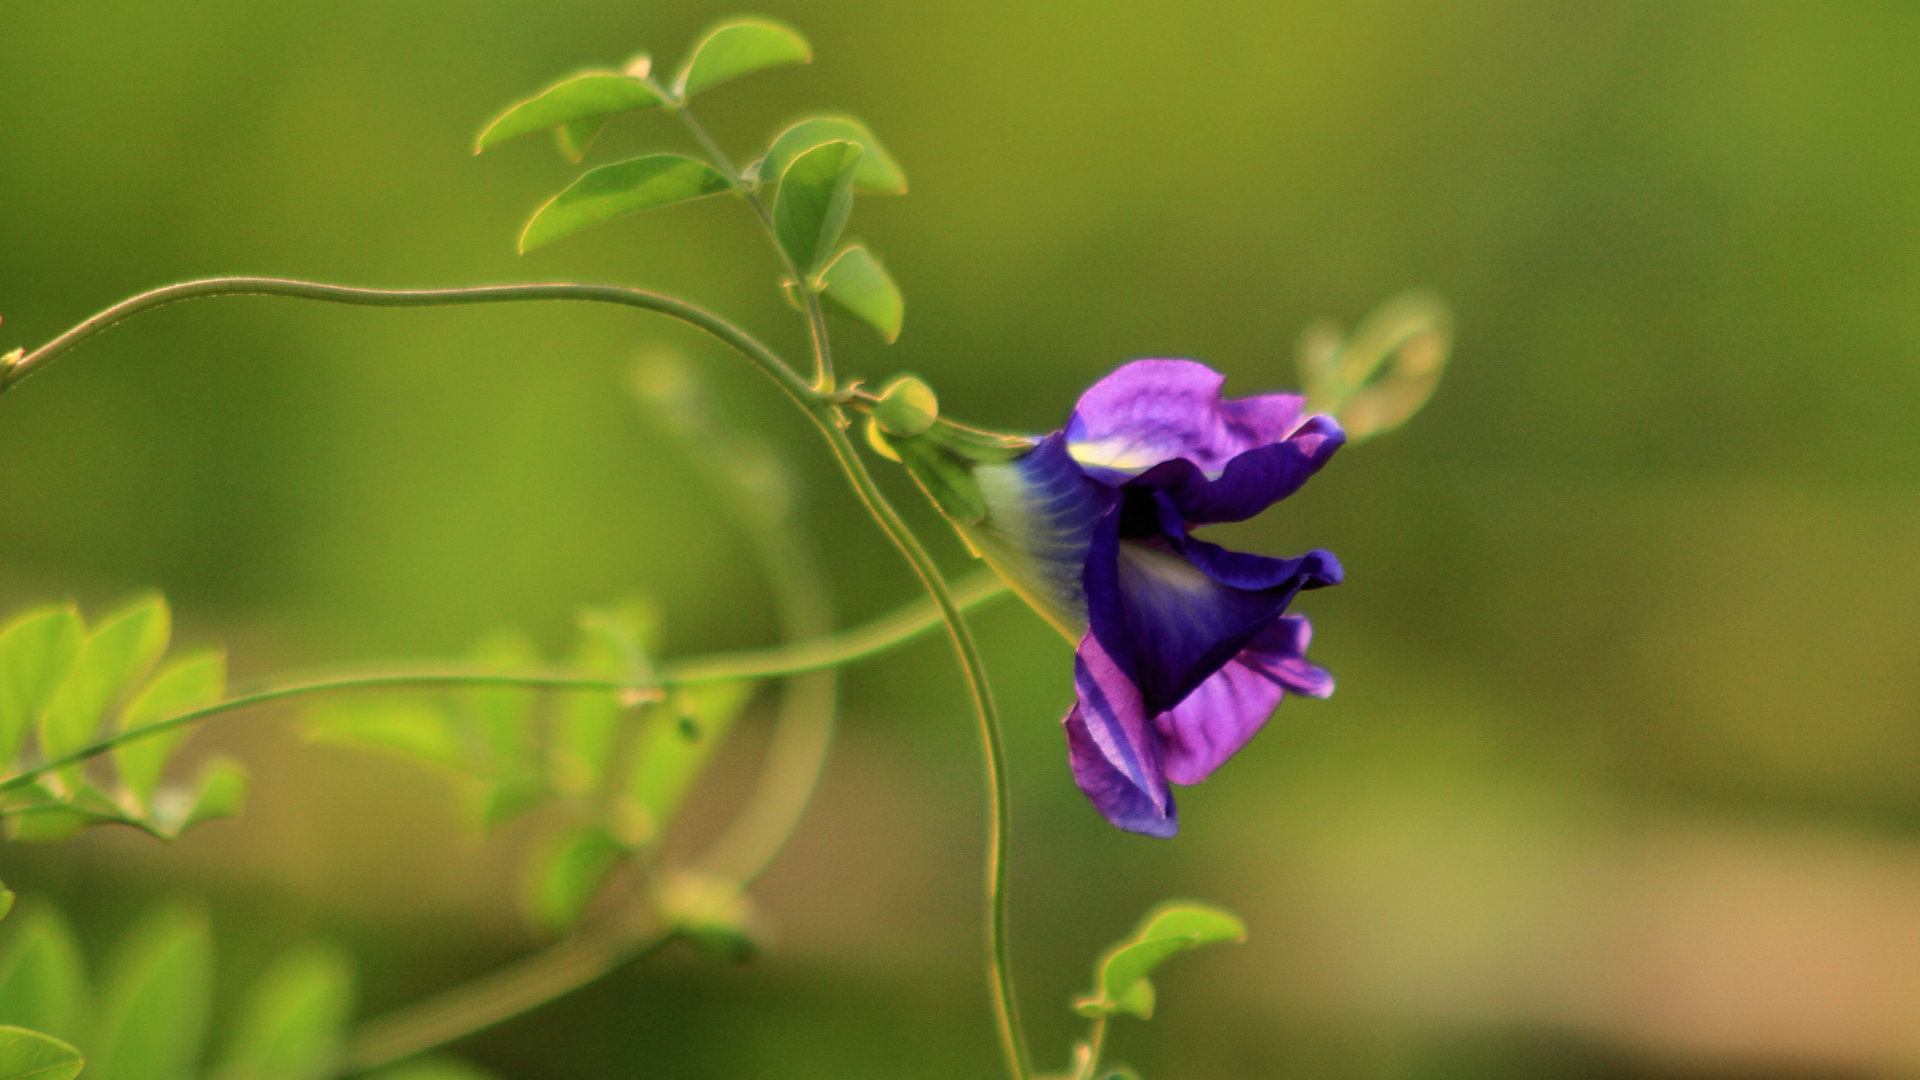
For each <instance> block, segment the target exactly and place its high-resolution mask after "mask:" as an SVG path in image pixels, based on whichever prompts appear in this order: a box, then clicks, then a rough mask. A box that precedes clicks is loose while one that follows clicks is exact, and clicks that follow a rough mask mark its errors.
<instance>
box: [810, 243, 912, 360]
mask: <svg viewBox="0 0 1920 1080" xmlns="http://www.w3.org/2000/svg"><path fill="white" fill-rule="evenodd" d="M820 285H821V300H822V302H823V306H824V307H826V309H827V310H829V311H837V312H839V313H840V314H842V315H848V316H851V317H852V318H855V319H859V320H860V321H861V322H863V323H866V324H867V325H868V326H871V327H873V328H874V330H876V331H878V332H879V334H880V336H881V337H882V338H884V339H885V340H886V342H887V343H888V344H889V345H891V344H892V343H893V342H895V341H897V340H899V338H900V323H901V320H903V319H904V318H905V317H906V312H907V301H906V299H905V298H904V297H902V296H901V295H900V287H899V286H898V285H895V284H894V283H893V277H892V276H891V275H890V274H888V273H887V268H886V267H884V266H882V265H880V260H878V259H876V258H874V257H873V255H872V254H870V253H869V252H868V251H867V249H866V248H864V247H861V246H860V245H859V244H855V245H853V246H852V247H849V248H848V249H847V250H845V251H843V252H841V253H840V257H839V258H837V259H835V260H833V264H832V265H830V266H828V267H827V268H826V270H824V271H822V272H821V274H820Z"/></svg>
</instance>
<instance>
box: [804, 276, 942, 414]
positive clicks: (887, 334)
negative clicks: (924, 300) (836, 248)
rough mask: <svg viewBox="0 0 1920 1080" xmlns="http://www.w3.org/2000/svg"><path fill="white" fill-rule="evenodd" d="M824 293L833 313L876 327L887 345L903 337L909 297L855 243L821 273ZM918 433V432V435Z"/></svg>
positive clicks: (826, 304) (822, 294) (829, 308)
mask: <svg viewBox="0 0 1920 1080" xmlns="http://www.w3.org/2000/svg"><path fill="white" fill-rule="evenodd" d="M820 294H821V297H822V298H823V300H824V301H825V302H826V303H825V306H826V308H827V309H828V310H830V311H836V312H838V313H840V314H842V315H847V316H850V317H852V318H855V319H858V320H860V321H861V322H863V323H866V324H867V325H868V326H871V327H873V329H874V331H875V332H877V333H878V334H879V335H880V337H881V338H882V339H884V340H885V341H886V342H887V344H889V345H891V344H893V343H894V342H895V341H898V340H899V338H900V325H901V323H902V322H903V321H904V320H905V318H906V314H907V301H906V298H905V297H903V296H901V295H900V286H898V285H895V284H894V283H893V275H891V274H889V273H887V268H886V267H884V266H882V265H880V260H879V259H876V258H874V257H873V255H872V253H871V252H869V251H867V249H866V248H864V247H861V246H860V245H859V244H855V245H853V246H852V247H849V248H848V249H846V250H845V251H843V252H841V253H840V257H839V258H837V259H835V260H833V264H832V265H831V266H828V267H827V268H826V270H824V271H822V272H821V274H820ZM915 434H918V432H915Z"/></svg>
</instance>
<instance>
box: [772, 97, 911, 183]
mask: <svg viewBox="0 0 1920 1080" xmlns="http://www.w3.org/2000/svg"><path fill="white" fill-rule="evenodd" d="M830 142H850V143H853V144H854V145H855V146H858V147H859V148H860V149H861V156H860V164H859V165H858V166H857V167H856V168H855V169H854V172H853V189H854V190H855V191H858V192H861V193H863V194H867V195H905V194H906V193H907V174H906V172H905V171H904V170H902V169H901V168H900V163H899V162H897V161H895V160H894V159H893V155H892V154H889V153H887V151H886V148H885V147H883V146H881V145H880V140H878V139H876V138H874V137H873V132H871V131H869V130H868V129H867V125H865V124H863V123H861V122H860V121H858V120H855V119H854V118H852V117H850V116H815V117H810V118H809V119H806V120H802V121H800V122H799V123H797V124H794V125H793V126H792V127H789V128H787V129H786V130H785V131H782V132H781V133H780V134H779V135H778V136H776V137H775V138H774V140H773V145H772V146H770V147H768V148H767V156H766V158H765V160H764V161H763V162H762V164H761V166H760V175H762V176H773V177H778V176H781V175H784V174H785V173H786V171H787V166H788V165H791V164H792V163H793V159H794V158H796V157H799V156H800V155H801V154H803V153H806V152H807V151H808V150H811V149H813V148H814V147H816V146H820V145H822V144H824V143H830Z"/></svg>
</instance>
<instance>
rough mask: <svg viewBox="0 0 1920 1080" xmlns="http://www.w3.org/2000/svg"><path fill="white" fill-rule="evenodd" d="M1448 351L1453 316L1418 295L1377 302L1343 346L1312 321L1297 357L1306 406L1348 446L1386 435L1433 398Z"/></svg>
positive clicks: (1335, 334)
mask: <svg viewBox="0 0 1920 1080" xmlns="http://www.w3.org/2000/svg"><path fill="white" fill-rule="evenodd" d="M1452 348H1453V316H1452V313H1451V312H1450V311H1449V310H1448V308H1447V305H1446V302H1445V301H1444V300H1442V299H1440V297H1438V296H1436V295H1435V294H1433V293H1430V292H1426V291H1424V290H1415V291H1412V292H1406V293H1402V294H1400V295H1399V296H1395V297H1393V298H1391V299H1389V300H1387V301H1386V302H1384V303H1382V304H1381V305H1380V306H1379V307H1378V308H1376V309H1374V311H1373V313H1372V314H1370V315H1368V316H1367V317H1366V319H1365V320H1364V321H1362V322H1361V324H1360V326H1359V327H1358V328H1357V329H1355V330H1354V332H1353V337H1352V338H1350V339H1348V340H1346V341H1344V342H1343V341H1342V340H1341V338H1340V331H1339V329H1338V328H1337V327H1334V326H1332V325H1331V324H1329V323H1324V322H1317V323H1314V324H1311V325H1309V326H1308V327H1307V329H1306V330H1305V331H1304V332H1303V333H1302V334H1301V336H1300V346H1299V356H1298V359H1299V368H1300V382H1301V385H1302V386H1303V387H1305V388H1306V391H1307V406H1308V408H1310V409H1312V410H1313V411H1315V412H1326V413H1331V414H1333V416H1334V418H1335V419H1337V420H1339V421H1340V426H1341V427H1342V428H1344V429H1345V430H1346V433H1347V438H1348V440H1349V441H1355V442H1357V441H1359V440H1361V439H1365V438H1369V437H1371V436H1374V435H1379V434H1382V433H1384V432H1387V431H1391V430H1393V429H1394V428H1397V427H1399V426H1400V425H1401V424H1404V423H1406V422H1407V421H1408V420H1409V419H1411V418H1412V417H1413V414H1415V413H1417V412H1419V411H1420V409H1421V407H1422V406H1424V405H1425V404H1426V403H1427V399H1428V398H1430V397H1432V396H1433V392H1434V390H1435V389H1436V388H1437V387H1438V386H1439V385H1440V376H1441V375H1442V374H1443V373H1444V372H1445V370H1446V364H1447V355H1448V353H1449V352H1450V351H1451V350H1452Z"/></svg>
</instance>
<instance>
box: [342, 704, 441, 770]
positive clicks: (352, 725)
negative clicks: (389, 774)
mask: <svg viewBox="0 0 1920 1080" xmlns="http://www.w3.org/2000/svg"><path fill="white" fill-rule="evenodd" d="M306 733H307V738H308V739H309V740H311V741H313V742H317V743H324V744H326V745H329V746H341V747H346V748H348V749H352V750H361V751H365V752H367V753H372V754H380V755H383V756H386V757H394V758H399V759H400V760H402V761H406V762H409V763H411V764H414V765H423V766H430V767H434V768H439V769H448V770H454V771H460V770H463V769H465V767H466V753H465V748H464V747H463V746H462V745H461V743H460V737H459V735H458V734H457V733H456V732H455V731H454V729H453V722H452V721H451V720H450V719H449V718H448V717H447V714H446V711H445V710H444V709H442V708H441V707H439V706H438V705H436V704H434V703H432V702H429V701H424V700H421V699H419V698H410V697H392V698H379V699H374V700H368V701H341V702H329V703H327V704H325V705H320V706H316V707H315V708H314V709H312V710H311V711H310V712H309V713H308V714H307V724H306Z"/></svg>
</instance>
